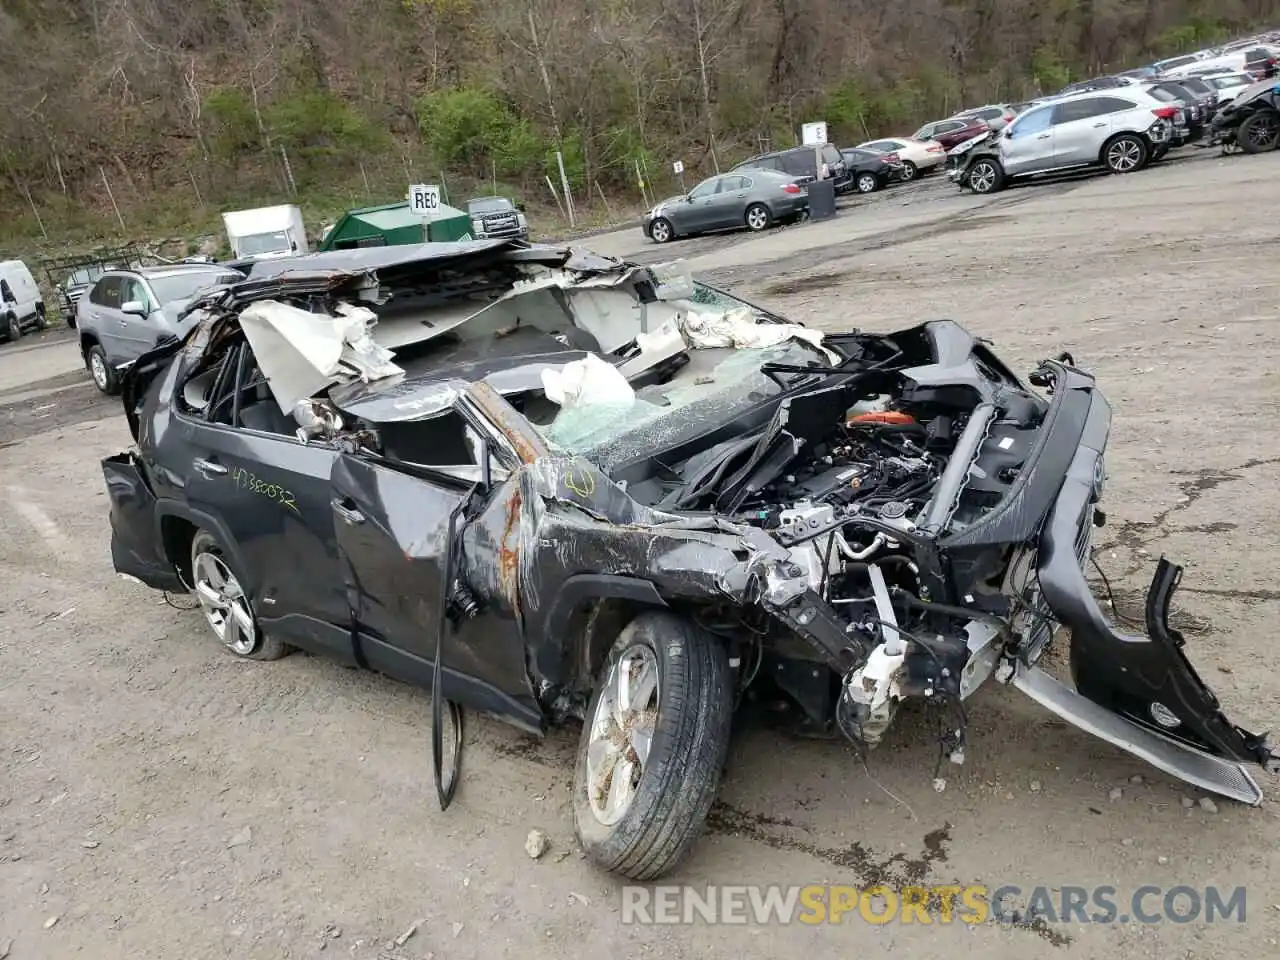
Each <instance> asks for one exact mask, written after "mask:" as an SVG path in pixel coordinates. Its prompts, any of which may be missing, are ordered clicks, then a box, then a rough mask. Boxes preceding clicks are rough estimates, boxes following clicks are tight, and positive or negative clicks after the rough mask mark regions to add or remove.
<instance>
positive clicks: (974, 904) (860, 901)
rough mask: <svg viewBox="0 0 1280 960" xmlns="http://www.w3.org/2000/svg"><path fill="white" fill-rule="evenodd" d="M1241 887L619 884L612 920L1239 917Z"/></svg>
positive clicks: (1242, 916) (1084, 920) (1235, 919)
mask: <svg viewBox="0 0 1280 960" xmlns="http://www.w3.org/2000/svg"><path fill="white" fill-rule="evenodd" d="M1245 900H1246V897H1245V888H1244V887H1233V888H1231V889H1230V890H1227V889H1224V888H1219V887H1214V886H1208V887H1191V886H1187V885H1177V886H1172V887H1160V886H1156V885H1153V884H1148V885H1144V886H1140V887H1136V888H1135V889H1134V890H1133V891H1132V892H1131V893H1128V894H1126V895H1122V894H1121V893H1120V891H1118V890H1117V889H1116V888H1115V887H1114V886H1105V885H1104V886H1075V885H1062V886H1054V887H1048V886H1037V887H1032V888H1021V887H1016V886H1013V885H1009V884H1006V885H1004V886H999V887H994V888H993V887H988V886H985V885H982V884H970V885H968V886H960V885H958V884H957V885H937V886H928V887H925V886H906V887H889V886H871V887H855V886H838V885H831V884H808V885H805V886H748V885H727V886H726V885H722V886H715V885H710V886H705V887H691V886H655V887H642V886H625V887H623V888H622V922H623V923H634V924H692V923H705V924H721V923H732V924H756V925H768V924H783V925H786V924H791V923H804V924H810V925H816V924H839V923H845V922H862V923H869V924H875V925H883V924H887V923H916V924H944V925H945V924H953V923H961V924H967V925H976V924H982V923H992V922H994V923H1025V922H1027V921H1029V920H1038V921H1040V922H1043V923H1076V924H1089V923H1097V924H1115V923H1141V924H1155V923H1193V922H1198V923H1222V922H1232V923H1244V921H1245V912H1246V911H1245Z"/></svg>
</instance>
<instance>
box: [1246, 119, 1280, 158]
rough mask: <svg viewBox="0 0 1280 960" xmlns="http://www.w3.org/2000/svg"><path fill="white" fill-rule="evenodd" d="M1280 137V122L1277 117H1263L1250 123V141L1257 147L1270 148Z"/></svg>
mask: <svg viewBox="0 0 1280 960" xmlns="http://www.w3.org/2000/svg"><path fill="white" fill-rule="evenodd" d="M1277 137H1280V122H1277V120H1276V118H1275V117H1270V116H1267V117H1263V118H1262V119H1261V120H1259V121H1257V122H1255V123H1251V124H1250V125H1249V142H1250V143H1252V144H1253V145H1254V146H1255V147H1260V148H1262V149H1264V150H1266V149H1269V148H1270V147H1271V146H1272V144H1274V143H1275V141H1276V139H1277Z"/></svg>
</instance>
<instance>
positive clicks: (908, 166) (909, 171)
mask: <svg viewBox="0 0 1280 960" xmlns="http://www.w3.org/2000/svg"><path fill="white" fill-rule="evenodd" d="M919 173H920V170H919V168H918V167H916V165H915V164H914V163H912V162H911V161H910V160H904V161H902V179H903V182H904V183H910V182H911V181H912V180H914V179H915V178H916V177H917V176H918V175H919Z"/></svg>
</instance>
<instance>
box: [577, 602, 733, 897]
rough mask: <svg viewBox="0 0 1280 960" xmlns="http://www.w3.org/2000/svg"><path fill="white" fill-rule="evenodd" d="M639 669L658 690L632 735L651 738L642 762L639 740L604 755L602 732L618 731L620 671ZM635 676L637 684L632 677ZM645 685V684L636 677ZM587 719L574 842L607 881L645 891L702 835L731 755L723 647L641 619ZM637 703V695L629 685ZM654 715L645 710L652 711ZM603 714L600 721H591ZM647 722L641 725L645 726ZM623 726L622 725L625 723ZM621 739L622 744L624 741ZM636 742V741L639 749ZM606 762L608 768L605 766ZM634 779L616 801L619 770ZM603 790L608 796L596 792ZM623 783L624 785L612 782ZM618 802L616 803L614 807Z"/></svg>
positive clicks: (609, 664)
mask: <svg viewBox="0 0 1280 960" xmlns="http://www.w3.org/2000/svg"><path fill="white" fill-rule="evenodd" d="M623 662H628V663H631V664H632V665H633V667H634V665H636V664H639V665H640V667H641V669H642V670H643V671H645V672H647V673H650V674H651V675H652V676H653V677H654V679H655V681H656V682H655V683H654V684H653V686H652V693H651V694H650V695H645V696H644V698H643V703H642V705H641V709H642V711H643V712H641V713H639V714H636V713H634V712H633V713H632V714H631V717H632V718H635V717H637V716H638V718H640V720H641V722H640V724H636V723H635V721H634V720H633V721H632V723H630V724H628V730H629V731H630V732H632V733H634V732H637V730H638V729H644V728H646V727H647V728H648V732H649V735H650V736H649V745H648V748H647V750H646V751H645V756H644V758H643V759H640V758H639V756H638V753H637V745H638V744H637V739H636V738H634V737H628V739H627V740H626V747H625V751H624V752H623V751H619V750H618V749H617V748H616V747H615V748H614V750H612V751H611V750H610V744H611V743H612V744H616V742H617V741H616V740H610V739H609V738H608V737H607V736H602V734H604V733H605V732H606V731H608V730H610V729H612V730H615V731H616V730H620V729H621V728H620V727H619V726H618V725H617V723H616V720H615V721H613V722H610V720H611V717H613V716H614V711H613V710H611V709H610V704H611V703H616V698H615V697H613V696H612V694H614V693H615V692H616V691H617V689H618V685H617V684H618V681H619V672H620V664H622V663H623ZM630 676H634V674H630ZM640 676H641V684H643V677H644V674H643V673H642V674H641V675H640ZM602 677H603V679H602V680H601V682H600V683H599V684H598V685H597V687H596V691H595V694H594V695H593V696H592V698H591V704H590V706H589V707H588V709H587V714H586V720H585V722H584V723H583V727H582V738H581V740H580V742H579V744H578V761H577V765H576V769H575V771H574V781H573V820H574V831H575V833H576V834H577V837H578V842H579V843H580V844H581V845H582V849H583V850H584V851H585V852H586V854H587V856H588V857H590V858H591V860H592V861H593V862H594V863H596V864H597V865H599V866H600V867H603V868H604V869H605V870H609V871H611V872H613V873H617V874H621V875H622V876H624V877H627V878H629V879H631V880H637V881H642V882H647V881H650V880H655V879H657V878H658V877H661V876H663V875H664V874H666V873H668V872H669V871H670V870H672V869H673V868H674V867H675V866H676V865H677V864H678V863H679V862H680V861H681V860H682V859H684V857H685V856H686V855H687V854H688V852H689V850H690V849H691V848H692V847H693V845H694V843H695V842H696V840H697V839H698V837H699V835H700V834H701V833H702V829H703V826H704V825H705V823H706V819H707V813H708V811H710V809H711V803H712V801H713V800H714V799H715V795H716V790H717V788H718V787H719V782H720V771H721V769H722V768H723V766H724V762H725V756H726V754H727V753H728V749H729V729H730V723H731V720H732V714H733V678H732V673H731V671H730V668H729V657H728V653H727V652H726V650H725V648H724V646H723V644H722V643H721V642H720V641H719V640H717V639H716V638H715V637H713V636H711V635H710V634H708V633H706V632H705V631H703V630H700V629H698V628H697V627H696V626H694V625H693V624H692V623H690V622H689V621H688V620H685V619H683V618H682V617H678V616H676V615H674V614H670V613H667V612H665V611H661V612H658V611H655V612H649V613H642V614H640V615H639V616H638V617H636V618H635V619H634V620H632V621H631V623H629V624H628V625H627V626H626V628H625V629H623V631H622V632H621V633H620V634H619V635H618V639H617V640H616V641H615V642H614V644H613V648H612V649H611V650H610V651H609V656H608V659H607V661H606V663H605V667H604V669H603V671H602ZM628 689H629V690H630V692H631V693H632V694H633V695H634V694H635V693H636V687H635V686H633V684H632V683H628ZM655 702H656V706H655V707H654V708H653V710H652V711H650V710H649V709H647V708H648V707H649V705H650V704H651V703H655ZM597 714H599V716H597ZM649 716H652V719H651V720H649V721H648V722H647V723H646V722H645V718H646V717H649ZM624 719H628V718H624ZM623 736H627V735H626V734H624V735H623ZM640 742H642V741H640ZM610 759H612V760H613V761H614V762H613V763H610V762H609V761H610ZM637 760H639V766H640V773H639V775H638V778H636V776H635V774H634V773H631V774H630V775H629V776H628V778H627V781H626V782H627V783H628V784H629V786H630V790H629V791H627V792H628V793H629V796H627V795H624V796H620V797H618V798H615V797H613V796H612V791H613V786H614V783H615V779H616V774H617V770H618V764H619V763H627V765H628V768H629V770H634V767H635V766H636V761H637ZM604 782H607V783H608V784H609V787H608V790H607V792H604V794H603V795H602V791H601V790H599V789H597V788H598V787H600V786H602V784H603V783H604ZM618 782H619V783H621V782H623V781H618ZM615 800H616V801H617V802H616V803H615V802H614V801H615Z"/></svg>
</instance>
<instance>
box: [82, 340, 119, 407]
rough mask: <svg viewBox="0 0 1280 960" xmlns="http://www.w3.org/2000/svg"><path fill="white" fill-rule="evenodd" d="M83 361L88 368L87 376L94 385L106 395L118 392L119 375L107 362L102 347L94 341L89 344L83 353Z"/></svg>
mask: <svg viewBox="0 0 1280 960" xmlns="http://www.w3.org/2000/svg"><path fill="white" fill-rule="evenodd" d="M84 363H85V366H87V367H88V368H89V376H91V377H93V383H94V386H96V387H97V388H98V389H99V390H101V391H102V392H103V393H105V394H106V395H107V396H114V395H115V394H117V393H119V392H120V377H119V376H117V375H116V372H115V370H113V369H112V368H111V364H110V363H108V362H107V354H106V351H104V350H103V349H102V347H100V346H98V344H96V343H95V344H94V345H93V346H91V347H90V348H89V350H88V352H87V353H85V355H84Z"/></svg>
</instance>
